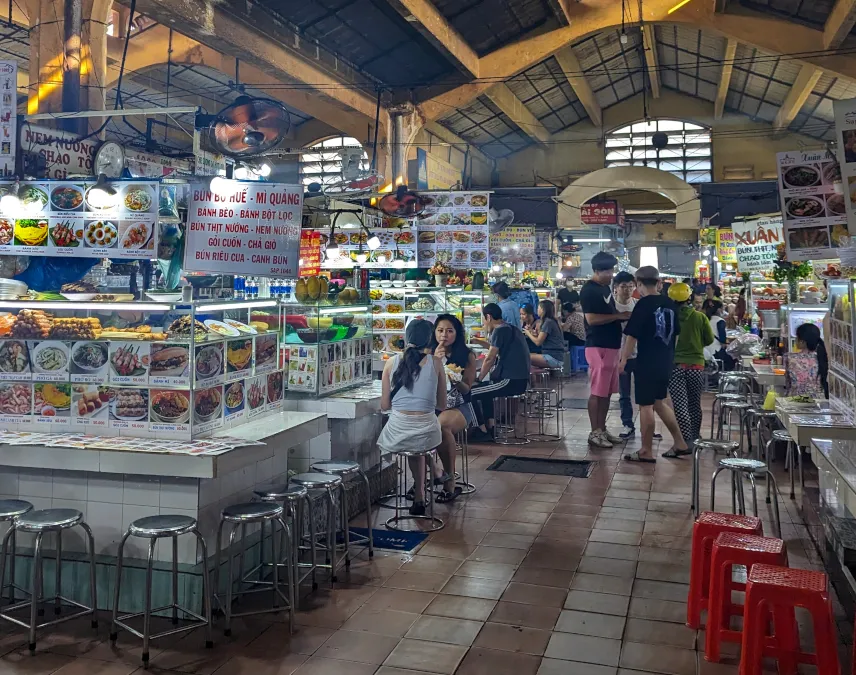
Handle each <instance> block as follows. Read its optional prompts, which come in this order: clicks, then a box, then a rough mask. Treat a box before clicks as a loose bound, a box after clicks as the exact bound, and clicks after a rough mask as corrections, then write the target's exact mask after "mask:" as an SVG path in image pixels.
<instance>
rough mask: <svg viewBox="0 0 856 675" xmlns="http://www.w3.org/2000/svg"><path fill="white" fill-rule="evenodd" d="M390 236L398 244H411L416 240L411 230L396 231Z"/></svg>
mask: <svg viewBox="0 0 856 675" xmlns="http://www.w3.org/2000/svg"><path fill="white" fill-rule="evenodd" d="M392 238H393V240H394V241H395V242H396V243H398V244H412V243H413V242H414V241H415V240H416V238H415V237H414V236H413V233H412V232H397V233H396V234H395V235H393V237H392Z"/></svg>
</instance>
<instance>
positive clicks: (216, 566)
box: [214, 519, 225, 610]
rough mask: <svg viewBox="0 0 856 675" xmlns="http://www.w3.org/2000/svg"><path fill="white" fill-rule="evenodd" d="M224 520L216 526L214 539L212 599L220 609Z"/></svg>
mask: <svg viewBox="0 0 856 675" xmlns="http://www.w3.org/2000/svg"><path fill="white" fill-rule="evenodd" d="M224 523H225V521H224V520H222V519H221V520H220V524H219V525H218V526H217V539H215V541H214V599H215V600H216V602H217V604H218V605H219V607H220V609H221V610H222V607H223V603H222V601H221V600H220V592H221V591H220V546H221V545H222V541H223V524H224Z"/></svg>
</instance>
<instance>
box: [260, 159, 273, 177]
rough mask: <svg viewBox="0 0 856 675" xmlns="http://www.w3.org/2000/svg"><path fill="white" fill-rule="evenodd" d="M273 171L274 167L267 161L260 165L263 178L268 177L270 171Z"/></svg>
mask: <svg viewBox="0 0 856 675" xmlns="http://www.w3.org/2000/svg"><path fill="white" fill-rule="evenodd" d="M271 171H273V168H272V167H271V165H270V164H268V163H267V162H265V163H264V164H262V165H261V166H260V167H259V175H260V176H261V177H262V178H267V177H268V176H270V172H271Z"/></svg>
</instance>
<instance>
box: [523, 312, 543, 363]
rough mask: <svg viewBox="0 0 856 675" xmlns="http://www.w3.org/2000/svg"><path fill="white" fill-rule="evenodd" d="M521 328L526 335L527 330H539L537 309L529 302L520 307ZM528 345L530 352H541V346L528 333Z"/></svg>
mask: <svg viewBox="0 0 856 675" xmlns="http://www.w3.org/2000/svg"><path fill="white" fill-rule="evenodd" d="M520 330H522V331H523V334H524V335H526V331H527V330H531V331H533V332H535V333H537V332H538V320H537V319H536V318H535V310H534V309H533V308H532V305H530V304H529V303H526V304H525V305H523V307H521V308H520ZM526 345H527V346H528V347H529V353H530V354H540V353H541V348H540V347H539V346H538V345H536V344H535V343H534V342H532V340H530V339H529V336H528V335H526Z"/></svg>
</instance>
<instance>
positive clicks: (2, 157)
mask: <svg viewBox="0 0 856 675" xmlns="http://www.w3.org/2000/svg"><path fill="white" fill-rule="evenodd" d="M17 119H18V62H17V61H0V176H12V175H14V173H15V150H16V145H17V143H16V141H17V139H16V136H17V134H18V126H17Z"/></svg>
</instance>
